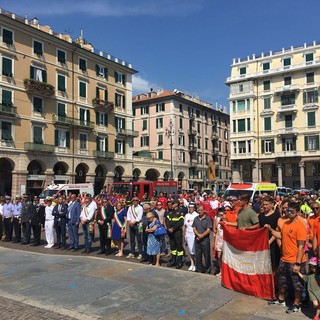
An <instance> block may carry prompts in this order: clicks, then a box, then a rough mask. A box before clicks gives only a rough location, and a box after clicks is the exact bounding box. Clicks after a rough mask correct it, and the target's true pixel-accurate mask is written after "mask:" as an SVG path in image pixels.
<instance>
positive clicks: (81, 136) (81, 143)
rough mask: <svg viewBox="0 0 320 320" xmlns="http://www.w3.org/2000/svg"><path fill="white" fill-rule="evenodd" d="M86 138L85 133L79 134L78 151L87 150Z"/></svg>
mask: <svg viewBox="0 0 320 320" xmlns="http://www.w3.org/2000/svg"><path fill="white" fill-rule="evenodd" d="M87 145H88V136H87V134H85V133H79V148H80V150H87Z"/></svg>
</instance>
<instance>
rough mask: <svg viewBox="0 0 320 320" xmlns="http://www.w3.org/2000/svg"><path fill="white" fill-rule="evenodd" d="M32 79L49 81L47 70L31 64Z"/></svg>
mask: <svg viewBox="0 0 320 320" xmlns="http://www.w3.org/2000/svg"><path fill="white" fill-rule="evenodd" d="M30 79H32V80H36V81H39V82H47V71H46V70H44V69H40V68H38V67H34V66H30Z"/></svg>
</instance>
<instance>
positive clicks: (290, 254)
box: [281, 219, 308, 263]
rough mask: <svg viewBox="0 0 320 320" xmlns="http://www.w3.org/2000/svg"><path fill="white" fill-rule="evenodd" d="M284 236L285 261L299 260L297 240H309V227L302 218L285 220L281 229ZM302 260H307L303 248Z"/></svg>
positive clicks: (282, 258) (283, 250)
mask: <svg viewBox="0 0 320 320" xmlns="http://www.w3.org/2000/svg"><path fill="white" fill-rule="evenodd" d="M281 236H282V239H281V240H282V257H281V260H282V261H283V262H289V263H295V262H296V261H297V254H298V244H297V241H299V240H300V241H306V240H307V237H308V235H307V228H306V225H305V223H304V222H303V221H302V220H301V219H296V220H294V221H292V222H290V221H285V222H284V223H283V226H282V230H281ZM301 262H306V254H305V252H304V250H303V255H302V259H301Z"/></svg>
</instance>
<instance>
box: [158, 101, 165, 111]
mask: <svg viewBox="0 0 320 320" xmlns="http://www.w3.org/2000/svg"><path fill="white" fill-rule="evenodd" d="M165 110H166V108H165V104H164V102H163V103H157V104H156V112H165Z"/></svg>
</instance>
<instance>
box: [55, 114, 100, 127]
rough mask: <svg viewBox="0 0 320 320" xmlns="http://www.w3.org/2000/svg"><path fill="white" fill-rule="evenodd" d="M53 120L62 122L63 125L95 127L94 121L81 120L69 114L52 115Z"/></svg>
mask: <svg viewBox="0 0 320 320" xmlns="http://www.w3.org/2000/svg"><path fill="white" fill-rule="evenodd" d="M52 122H53V124H61V125H67V126H70V125H73V126H76V127H82V128H86V129H93V128H94V122H92V121H87V120H80V119H75V118H71V117H67V116H62V115H60V116H59V115H56V114H54V115H53V116H52Z"/></svg>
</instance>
